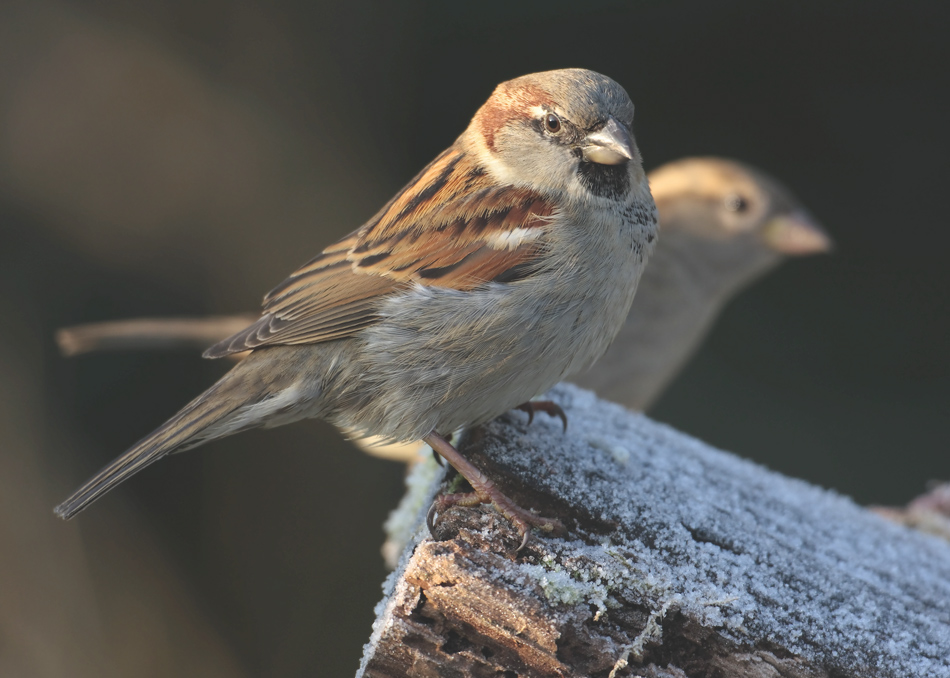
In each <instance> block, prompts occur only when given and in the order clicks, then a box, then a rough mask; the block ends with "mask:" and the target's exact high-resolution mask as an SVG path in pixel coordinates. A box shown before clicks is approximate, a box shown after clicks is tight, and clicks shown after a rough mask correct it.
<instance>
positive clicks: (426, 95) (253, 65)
mask: <svg viewBox="0 0 950 678" xmlns="http://www.w3.org/2000/svg"><path fill="white" fill-rule="evenodd" d="M948 34H950V5H948V4H947V3H944V2H939V1H933V2H928V1H923V0H918V1H916V2H897V1H883V0H837V1H836V2H833V3H829V2H827V1H826V0H820V1H805V0H799V1H798V2H794V3H792V2H788V3H763V2H761V1H759V0H720V1H718V2H707V1H706V0H664V1H662V2H661V1H660V0H653V1H648V0H641V1H639V2H631V1H627V2H597V1H590V0H589V1H587V2H583V3H577V2H564V1H562V0H547V1H546V2H540V3H535V2H526V3H513V2H498V1H495V0H482V1H481V2H477V3H444V2H438V1H435V0H431V1H429V2H412V3H399V4H397V3H383V2H366V1H362V2H361V1H356V2H338V3H331V2H319V1H315V0H307V1H304V0H277V1H268V2H264V0H234V1H226V0H151V1H150V0H89V1H88V2H80V1H75V2H50V1H49V0H3V2H2V3H0V318H3V325H2V331H0V674H2V675H4V676H26V677H31V676H37V677H40V676H42V677H46V676H50V677H52V676H76V677H80V678H82V677H85V676H105V677H108V676H130V675H134V676H156V677H158V676H268V677H270V676H274V677H278V676H279V677H283V676H317V675H320V676H323V675H327V676H330V675H350V674H351V673H352V672H353V671H354V670H355V669H356V667H357V664H358V661H359V654H360V648H361V645H362V643H363V642H365V640H366V639H367V638H368V636H369V633H370V624H371V621H372V619H373V613H372V607H373V605H374V604H375V602H376V601H377V600H378V598H379V596H380V589H379V583H380V582H381V581H382V579H383V577H384V575H385V570H384V568H383V565H382V560H381V558H380V556H379V550H378V549H379V546H380V543H381V541H382V532H381V529H380V526H381V523H382V521H383V519H384V517H385V516H386V513H387V511H388V510H389V509H390V508H391V507H392V506H394V504H395V503H396V501H397V500H398V498H399V496H400V494H401V485H402V469H401V467H400V466H398V465H397V464H395V463H392V462H385V461H381V460H378V459H373V458H370V457H367V456H365V455H363V454H361V453H359V452H356V451H355V450H354V449H353V448H352V447H351V446H350V445H349V444H348V443H346V442H345V441H343V440H342V439H341V437H340V436H339V435H338V434H337V433H336V432H334V431H333V430H332V429H330V428H329V427H327V426H325V425H322V424H321V423H317V422H308V423H301V424H297V425H294V426H290V427H286V428H283V429H277V430H273V431H267V432H252V433H247V434H244V435H241V436H238V437H235V438H231V439H227V440H225V441H221V442H219V443H216V444H213V445H209V446H207V447H206V448H202V450H201V451H199V452H195V453H191V454H187V455H182V456H180V457H176V458H174V459H171V460H168V461H165V462H163V463H160V464H158V465H156V466H153V467H151V468H150V469H148V471H147V472H146V473H143V474H141V475H140V476H138V477H136V478H134V479H133V480H132V481H130V482H128V483H127V484H126V485H125V486H123V487H122V488H120V489H119V490H118V491H116V492H114V493H113V494H112V495H110V496H109V497H107V498H106V499H104V500H103V501H101V502H100V503H98V504H97V505H96V506H95V507H94V508H92V509H91V510H89V511H88V512H86V513H84V514H83V515H82V516H81V517H80V518H79V519H78V520H75V521H73V522H72V523H69V524H65V523H61V522H59V521H57V520H56V519H54V517H53V515H52V507H53V505H54V504H55V503H57V502H58V501H59V500H61V499H62V498H63V497H64V496H65V495H66V493H67V492H68V491H70V490H71V489H73V488H74V487H75V486H76V485H77V484H78V483H79V482H81V481H82V480H84V479H85V478H86V477H87V476H88V475H89V474H91V473H92V472H93V471H94V470H96V469H98V468H99V467H100V466H101V465H102V464H104V463H105V462H106V461H108V460H109V459H111V458H112V457H114V456H115V455H117V454H118V453H119V452H121V451H122V450H123V449H125V447H127V446H128V445H129V444H130V443H132V442H134V441H135V440H137V439H138V438H139V437H140V436H142V435H143V434H145V433H146V432H148V431H149V430H151V429H152V428H153V427H154V426H156V425H157V424H159V423H161V422H162V421H163V420H164V419H165V418H166V417H167V416H168V415H170V414H172V413H173V412H174V411H175V410H176V409H177V408H178V407H179V406H180V405H182V404H183V403H184V402H185V401H187V400H188V399H190V398H191V397H193V396H194V395H195V394H196V393H198V392H199V391H200V390H202V389H203V388H204V387H205V386H207V385H208V384H209V383H211V381H212V380H213V379H214V378H215V377H216V376H217V375H219V374H220V373H221V372H222V371H223V370H224V369H226V367H227V366H226V365H223V364H221V363H219V362H210V361H202V360H201V359H200V358H199V357H198V356H197V355H192V354H190V353H176V354H131V353H125V354H108V355H97V356H88V357H83V358H79V359H75V360H65V359H62V358H60V357H59V356H58V354H57V351H56V348H55V346H54V344H53V340H52V337H53V331H54V330H55V328H57V327H60V326H63V325H67V324H72V323H78V322H84V321H92V320H106V319H116V318H123V317H129V316H140V315H202V314H208V313H229V312H243V311H249V310H253V309H255V308H256V307H257V306H258V304H259V301H260V298H261V296H262V294H263V292H265V291H266V290H268V289H269V288H270V287H271V286H273V285H274V284H276V283H278V282H279V281H280V280H281V279H282V278H283V277H284V276H285V275H286V274H287V273H288V272H290V271H291V270H292V269H293V268H294V267H295V266H297V265H298V264H300V263H302V262H303V261H305V260H306V259H308V258H310V257H311V256H312V255H314V254H315V253H316V252H318V251H319V250H320V249H321V247H322V246H323V245H325V244H326V243H327V242H329V241H330V240H331V239H333V238H336V237H338V236H341V235H343V234H345V233H347V232H349V231H350V230H352V229H353V228H355V227H356V226H357V225H359V224H360V223H361V222H362V221H363V220H365V219H366V218H368V217H369V216H370V215H372V214H373V213H374V212H375V211H376V209H377V208H378V207H379V206H380V205H381V204H382V203H383V202H384V201H385V200H386V199H388V197H389V196H390V195H391V194H392V193H393V192H394V191H395V190H396V189H397V188H399V187H400V186H401V185H402V184H403V183H404V182H405V181H407V180H408V179H409V178H410V177H411V176H412V175H413V174H414V173H415V172H416V171H417V170H418V169H419V168H420V167H422V166H423V165H424V164H425V163H426V162H428V161H429V160H430V159H431V158H432V157H434V156H435V154H436V153H437V152H439V151H440V150H441V149H443V148H444V147H445V146H447V145H448V144H449V143H451V141H452V140H453V139H454V138H455V136H456V135H457V134H458V133H459V132H460V131H461V130H462V129H463V128H464V127H465V125H466V124H467V121H468V119H469V117H470V116H471V114H472V113H473V112H474V111H475V109H476V108H477V107H478V106H479V105H480V104H481V103H482V101H483V100H484V99H485V98H486V97H487V96H488V94H489V93H490V92H491V90H492V88H493V86H494V85H495V84H496V83H498V82H500V81H502V80H505V79H508V78H511V77H514V76H517V75H521V74H523V73H526V72H531V71H537V70H545V69H549V68H558V67H567V66H583V67H587V68H592V69H595V70H598V71H601V72H603V73H606V74H608V75H610V76H611V77H613V78H614V79H616V80H618V81H619V82H620V83H621V84H623V85H624V86H625V87H626V88H627V90H628V91H629V92H630V94H631V96H632V98H633V99H634V102H635V103H636V104H637V121H636V131H637V139H638V142H639V145H640V148H641V149H642V151H643V155H644V157H645V159H646V164H647V166H648V167H655V166H657V165H659V164H661V163H663V162H665V161H668V160H672V159H675V158H678V157H681V156H685V155H698V154H716V155H725V156H731V157H735V158H740V159H743V160H745V161H748V162H751V163H753V164H756V165H759V166H761V167H763V168H765V169H767V170H768V171H769V172H771V173H773V174H775V175H776V176H778V177H780V178H781V179H783V180H784V181H785V182H787V183H788V184H789V185H790V186H792V187H793V188H794V189H795V191H796V192H797V193H798V194H799V195H800V196H801V197H802V199H803V200H804V202H805V203H806V204H807V205H808V206H809V207H810V208H811V211H812V212H813V213H814V214H815V215H816V216H817V217H818V219H819V220H820V221H821V222H823V224H824V225H825V226H826V227H827V229H828V231H829V232H830V233H831V234H832V235H833V237H834V238H835V240H836V242H837V246H838V247H837V251H836V252H835V253H834V254H833V255H832V256H827V257H816V258H810V259H807V260H797V261H793V262H790V263H787V264H785V265H784V266H783V267H782V268H781V269H780V270H779V271H778V272H777V273H774V274H772V275H770V276H769V277H768V278H767V279H766V280H764V281H763V282H762V283H760V284H758V285H757V286H755V287H754V288H753V289H751V290H749V291H747V292H746V293H744V294H743V295H742V296H741V297H740V298H739V299H737V300H736V301H735V302H734V303H732V304H731V306H730V307H729V308H728V310H727V311H726V313H725V314H724V316H723V317H722V319H721V320H720V322H719V323H718V325H717V327H716V329H715V330H714V332H713V334H712V336H711V337H710V338H709V340H708V342H707V343H706V345H705V347H704V348H703V350H702V352H701V353H700V354H699V355H698V357H697V358H696V359H695V360H694V361H693V362H692V363H691V365H690V366H689V367H688V368H687V369H686V370H685V372H684V373H683V374H682V376H681V377H680V378H679V379H678V380H677V381H676V383H675V384H674V385H673V386H672V388H671V389H670V390H669V391H668V392H667V394H666V395H665V396H664V397H663V399H662V400H661V401H660V403H659V404H658V405H657V407H656V408H655V409H654V411H653V412H652V414H653V415H654V416H655V417H656V418H658V419H660V420H662V421H666V422H669V423H671V424H673V425H675V426H676V427H678V428H680V429H682V430H684V431H687V432H689V433H692V434H694V435H696V436H698V437H700V438H702V439H704V440H706V441H708V442H710V443H713V444H715V445H717V446H719V447H722V448H725V449H729V450H731V451H734V452H737V453H739V454H742V455H745V456H747V457H749V458H752V459H755V460H758V461H760V462H762V463H765V464H767V465H768V466H770V467H772V468H775V469H778V470H780V471H783V472H785V473H788V474H791V475H794V476H798V477H802V478H805V479H807V480H809V481H812V482H814V483H818V484H820V485H823V486H825V487H830V488H835V489H836V490H838V491H840V492H843V493H845V494H848V495H851V496H852V497H854V498H855V499H856V500H857V501H859V502H861V503H881V504H898V503H903V502H905V501H907V500H908V499H909V498H911V497H912V496H914V495H916V494H918V493H919V492H921V491H922V490H923V489H924V486H925V484H926V482H927V481H928V480H930V479H932V478H947V477H948V476H950V454H948V452H950V450H948V445H947V438H946V428H947V426H946V425H947V422H948V420H950V416H948V415H950V351H948V350H947V349H948V347H950V341H948V340H950V266H948V263H947V260H948V255H950V247H948V245H950V236H948V230H950V224H948V217H947V211H948V196H950V193H948V188H947V186H948V181H950V128H948V121H950V106H948V86H950V81H948V74H950V68H948V65H950V40H948V39H947V35H948Z"/></svg>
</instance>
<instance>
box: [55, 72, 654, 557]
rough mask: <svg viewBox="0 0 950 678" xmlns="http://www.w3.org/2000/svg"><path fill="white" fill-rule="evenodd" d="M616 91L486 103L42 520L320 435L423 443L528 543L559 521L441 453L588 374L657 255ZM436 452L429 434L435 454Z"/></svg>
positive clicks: (563, 86)
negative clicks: (157, 418)
mask: <svg viewBox="0 0 950 678" xmlns="http://www.w3.org/2000/svg"><path fill="white" fill-rule="evenodd" d="M633 112H634V108H633V104H632V103H631V101H630V99H629V97H628V96H627V93H626V92H625V91H624V90H623V88H622V87H620V86H619V85H618V84H617V83H615V82H614V81H613V80H611V79H609V78H607V77H605V76H602V75H600V74H598V73H594V72H592V71H587V70H581V69H567V70H559V71H549V72H545V73H537V74H533V75H526V76H523V77H521V78H517V79H515V80H511V81H509V82H506V83H502V84H501V85H499V86H498V88H497V89H496V90H495V92H494V93H493V94H492V96H491V97H490V98H489V99H488V101H487V102H486V103H485V104H484V105H483V106H482V107H481V108H480V109H479V110H478V112H477V113H476V114H475V116H474V118H473V119H472V122H471V123H470V124H469V126H468V128H467V129H466V130H465V132H463V133H462V135H461V136H460V137H459V138H458V139H457V140H456V141H455V143H454V144H452V146H450V147H449V148H448V149H447V150H446V151H444V152H443V153H442V154H441V155H439V156H438V157H437V158H436V159H435V160H434V161H433V162H432V163H430V164H429V165H428V166H427V167H426V168H425V169H423V170H422V171H421V172H420V173H419V174H418V175H417V176H416V177H415V178H414V179H413V180H412V181H410V182H409V184H408V185H407V186H406V187H405V188H404V189H402V190H401V191H400V192H399V193H397V194H396V196H395V197H394V198H393V199H392V200H390V202H389V203H387V204H386V205H385V206H384V207H383V208H382V209H381V210H380V211H379V212H378V213H377V214H376V215H375V216H374V217H372V218H371V219H370V220H369V221H368V222H367V223H366V224H364V225H363V226H362V227H360V228H359V229H357V230H356V231H354V232H353V233H352V234H350V235H349V236H347V237H346V238H344V239H343V240H341V241H339V242H337V243H335V244H333V245H330V246H329V247H327V248H326V249H325V250H323V252H321V253H320V254H319V255H318V256H317V257H316V258H314V259H313V260H311V261H310V262H308V263H307V264H305V265H304V266H303V267H302V268H300V269H298V270H297V271H296V272H295V273H293V274H292V275H291V276H290V277H289V278H288V279H287V280H285V281H284V282H283V283H281V284H280V285H278V286H277V287H276V288H275V289H273V290H272V291H271V292H270V293H269V294H268V295H267V296H266V297H265V299H264V309H263V315H262V316H261V317H260V319H259V320H257V321H256V322H254V323H253V324H252V325H250V326H249V327H247V328H245V329H243V330H241V331H240V332H238V333H236V334H234V335H233V336H231V337H229V338H227V339H225V340H223V341H221V342H219V343H217V344H215V345H214V346H212V347H211V348H209V349H208V350H207V351H206V352H205V356H206V357H209V358H221V357H224V356H227V355H231V354H234V353H238V352H243V351H250V355H248V357H247V358H246V359H245V360H243V361H241V362H239V363H238V364H237V365H236V366H235V367H234V368H233V369H231V371H230V372H228V373H227V374H226V375H225V376H224V377H222V378H221V379H220V380H219V381H218V382H217V383H215V384H214V385H213V386H212V387H211V388H210V389H208V390H207V391H205V393H203V394H202V395H200V396H198V397H197V398H196V399H195V400H193V401H192V402H191V403H189V404H188V405H186V406H185V407H184V408H183V409H182V410H181V411H180V412H179V413H178V414H176V415H175V416H173V417H172V418H171V419H169V420H168V421H167V422H166V423H165V424H163V425H162V426H160V427H159V428H158V429H156V430H155V431H154V432H152V433H151V434H149V435H148V436H146V437H145V438H144V439H142V440H141V441H139V442H138V443H136V444H135V445H134V446H133V447H131V448H130V449H129V450H128V451H126V452H125V453H124V454H123V455H121V456H120V457H118V458H117V459H115V460H114V461H113V462H111V463H110V464H108V465H107V466H106V467H105V468H104V469H102V470H101V471H100V472H99V473H98V474H96V475H95V476H93V478H92V479H90V480H89V481H88V482H86V484H84V485H83V486H82V487H80V488H79V489H78V490H77V491H76V492H75V493H74V494H73V495H72V496H70V497H69V498H68V499H67V500H66V501H65V502H63V503H62V504H61V505H60V506H58V507H57V508H56V513H57V514H58V515H59V516H61V517H63V518H70V517H72V516H74V515H75V514H76V513H78V512H79V511H81V510H83V509H84V508H85V507H86V506H88V505H89V504H90V503H91V502H92V501H94V500H95V499H97V498H99V497H100V496H102V495H103V494H104V493H105V492H107V491H108V490H110V489H111V488H113V487H114V486H115V485H117V484H118V483H120V482H122V481H123V480H125V479H126V478H128V477H129V476H131V475H132V474H134V473H136V472H138V471H140V470H142V469H143V468H145V467H146V466H148V465H149V464H151V463H153V462H155V461H157V460H158V459H160V458H162V457H164V456H165V455H167V454H170V453H172V452H179V451H183V450H186V449H190V448H193V447H196V446H197V445H200V444H202V443H204V442H207V441H209V440H213V439H216V438H221V437H224V436H227V435H230V434H232V433H237V432H239V431H243V430H246V429H249V428H253V427H258V426H263V427H271V426H278V425H282V424H286V423H290V422H292V421H295V420H298V419H303V418H308V417H319V418H322V419H325V420H327V421H329V422H330V423H332V424H334V425H336V426H337V427H338V428H340V429H343V430H348V431H355V432H357V433H358V434H360V435H367V436H368V435H376V436H380V437H382V438H384V439H386V440H389V441H393V442H396V441H412V440H424V441H425V442H427V443H428V444H429V445H430V446H431V447H432V448H433V449H434V450H435V451H437V452H438V453H439V454H440V455H442V456H443V457H444V458H445V459H446V460H447V461H448V462H449V463H451V464H452V465H453V466H454V467H455V468H456V469H457V470H458V471H459V472H460V473H461V475H463V476H464V477H465V478H466V479H467V480H468V481H469V483H470V484H471V485H472V488H473V492H472V493H470V494H466V495H446V496H443V497H442V498H440V499H439V500H437V508H438V510H439V511H441V510H442V509H444V508H446V507H447V506H450V505H452V504H462V505H474V504H476V503H489V502H490V503H492V504H493V505H494V506H495V507H496V508H497V509H498V510H499V511H500V512H501V513H502V514H503V515H505V516H506V517H507V518H508V519H509V520H511V521H512V523H513V524H514V525H515V526H516V527H517V529H518V530H519V532H520V533H521V534H522V539H523V541H522V545H524V543H525V542H526V540H527V538H528V534H529V530H530V527H531V526H536V527H539V528H542V529H545V530H552V529H554V528H555V527H556V526H557V521H554V520H550V519H545V518H540V517H538V516H535V515H534V514H533V513H530V512H528V511H526V510H524V509H521V508H520V507H518V506H517V505H516V504H515V503H514V502H513V501H511V500H510V499H509V498H508V497H506V496H505V495H504V494H502V493H501V492H500V491H499V490H498V489H497V488H496V487H495V486H494V484H493V483H492V482H491V480H489V479H488V478H487V477H485V476H484V475H483V474H482V473H481V472H480V471H479V470H478V469H477V468H475V467H474V466H473V465H472V464H471V463H469V462H468V461H467V460H466V459H465V458H464V457H462V456H461V455H460V454H459V453H458V451H457V450H455V448H454V447H453V446H452V445H451V444H450V443H449V442H448V440H447V439H446V438H445V437H444V435H449V434H451V433H452V432H453V431H456V430H458V429H460V428H462V427H471V426H475V425H478V424H480V423H483V422H486V421H489V420H491V419H493V418H495V417H497V416H498V415H500V414H501V413H503V412H505V411H506V410H509V409H511V408H514V407H517V406H518V405H519V404H522V403H525V402H527V401H529V400H530V399H531V398H532V397H534V396H536V395H538V394H539V393H542V392H544V391H545V390H547V389H548V388H550V387H551V386H553V385H554V384H555V383H557V382H558V381H560V380H561V379H563V378H564V377H566V376H568V375H570V374H572V373H575V372H578V371H582V370H584V369H587V368H588V367H590V365H591V364H592V363H593V362H594V361H595V360H596V359H597V358H599V357H600V356H601V355H602V354H603V353H604V351H606V349H607V346H608V345H609V344H610V342H611V340H612V339H613V338H614V336H615V335H616V333H617V332H618V331H619V329H620V327H621V325H622V324H623V322H624V319H625V318H626V317H627V312H628V311H629V309H630V304H631V302H632V301H633V297H634V293H635V292H636V288H637V283H638V281H639V278H640V274H641V272H642V271H643V267H644V265H645V264H646V261H647V259H648V257H649V255H650V253H651V252H652V250H653V244H654V241H655V239H656V231H657V224H656V220H657V217H656V207H655V205H654V203H653V198H652V197H651V195H650V191H649V187H648V185H647V179H646V175H645V174H644V172H643V168H642V164H641V159H640V153H639V151H638V149H637V146H636V143H635V142H634V139H633V135H632V132H631V129H632V125H633ZM440 434H442V435H440Z"/></svg>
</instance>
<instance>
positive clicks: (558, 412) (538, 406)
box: [515, 400, 567, 433]
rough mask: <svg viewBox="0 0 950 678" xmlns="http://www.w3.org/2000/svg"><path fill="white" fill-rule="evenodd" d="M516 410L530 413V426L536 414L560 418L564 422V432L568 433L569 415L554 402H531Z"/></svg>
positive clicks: (519, 406)
mask: <svg viewBox="0 0 950 678" xmlns="http://www.w3.org/2000/svg"><path fill="white" fill-rule="evenodd" d="M515 409H516V410H521V411H522V412H527V413H528V424H529V425H530V424H531V422H532V421H534V413H535V412H544V413H545V414H546V415H548V416H549V417H560V418H561V421H562V422H564V432H565V433H566V432H567V414H565V412H564V410H562V409H561V406H560V405H558V404H557V403H556V402H554V401H553V400H529V401H528V402H526V403H521V404H520V405H518V407H516V408H515Z"/></svg>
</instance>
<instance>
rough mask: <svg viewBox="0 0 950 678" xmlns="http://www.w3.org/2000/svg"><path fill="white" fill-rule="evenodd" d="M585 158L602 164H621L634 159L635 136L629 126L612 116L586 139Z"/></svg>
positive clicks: (583, 150)
mask: <svg viewBox="0 0 950 678" xmlns="http://www.w3.org/2000/svg"><path fill="white" fill-rule="evenodd" d="M581 151H582V152H583V153H584V160H588V161H590V162H596V163H598V164H600V165H619V164H620V163H622V162H627V161H628V160H632V159H633V155H634V145H633V137H631V136H630V132H628V131H627V128H626V127H624V126H623V125H621V124H620V123H619V122H617V121H616V120H615V119H614V118H610V119H609V120H608V121H607V124H606V125H604V126H603V127H601V128H600V129H599V130H597V131H596V132H591V133H590V134H588V135H587V138H586V139H584V146H583V147H582V148H581Z"/></svg>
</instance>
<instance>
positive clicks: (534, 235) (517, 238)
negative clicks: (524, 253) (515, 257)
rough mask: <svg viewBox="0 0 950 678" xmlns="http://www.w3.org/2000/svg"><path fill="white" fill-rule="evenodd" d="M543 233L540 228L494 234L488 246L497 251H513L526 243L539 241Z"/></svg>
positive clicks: (518, 229) (517, 229)
mask: <svg viewBox="0 0 950 678" xmlns="http://www.w3.org/2000/svg"><path fill="white" fill-rule="evenodd" d="M541 233H542V231H541V229H540V228H516V229H513V230H511V231H502V232H501V233H493V234H492V235H491V237H490V238H489V239H488V244H490V245H491V246H492V247H494V248H495V249H500V250H513V249H516V248H518V247H520V246H521V245H522V244H524V243H526V242H530V241H532V240H537V239H538V237H539V236H540V235H541Z"/></svg>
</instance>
